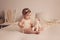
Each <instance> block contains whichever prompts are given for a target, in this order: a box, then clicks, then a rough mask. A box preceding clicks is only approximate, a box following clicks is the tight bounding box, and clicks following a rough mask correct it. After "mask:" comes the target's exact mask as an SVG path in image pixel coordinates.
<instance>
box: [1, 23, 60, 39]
mask: <svg viewBox="0 0 60 40" xmlns="http://www.w3.org/2000/svg"><path fill="white" fill-rule="evenodd" d="M18 30H19V28H18V26H17V25H15V24H14V25H11V26H9V27H7V28H3V30H0V40H60V24H59V25H58V24H57V25H52V26H51V27H49V28H48V29H46V30H44V31H43V32H41V33H40V34H38V35H36V34H23V33H20V32H19V31H18Z"/></svg>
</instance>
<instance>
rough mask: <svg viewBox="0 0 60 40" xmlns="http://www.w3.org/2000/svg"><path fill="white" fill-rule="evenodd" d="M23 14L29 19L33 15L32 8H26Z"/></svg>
mask: <svg viewBox="0 0 60 40" xmlns="http://www.w3.org/2000/svg"><path fill="white" fill-rule="evenodd" d="M22 14H23V17H24V18H25V19H29V18H30V16H31V10H30V9H29V8H24V9H23V10H22Z"/></svg>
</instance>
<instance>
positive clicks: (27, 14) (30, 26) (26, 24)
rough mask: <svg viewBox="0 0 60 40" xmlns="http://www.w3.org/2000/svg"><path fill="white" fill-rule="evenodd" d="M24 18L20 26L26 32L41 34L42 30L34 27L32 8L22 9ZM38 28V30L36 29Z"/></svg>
mask: <svg viewBox="0 0 60 40" xmlns="http://www.w3.org/2000/svg"><path fill="white" fill-rule="evenodd" d="M22 15H23V18H22V19H21V20H20V22H19V27H20V28H21V29H22V30H23V31H22V32H24V33H26V34H39V33H40V30H39V28H38V30H37V29H36V28H35V27H34V23H33V22H32V20H31V10H30V9H29V8H24V9H23V10H22ZM36 30H37V31H36Z"/></svg>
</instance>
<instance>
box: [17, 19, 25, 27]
mask: <svg viewBox="0 0 60 40" xmlns="http://www.w3.org/2000/svg"><path fill="white" fill-rule="evenodd" d="M23 24H24V20H23V19H22V20H20V22H19V23H18V25H19V27H20V28H23V27H24V25H23Z"/></svg>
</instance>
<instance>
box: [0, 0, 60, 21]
mask: <svg viewBox="0 0 60 40" xmlns="http://www.w3.org/2000/svg"><path fill="white" fill-rule="evenodd" d="M26 7H28V8H30V9H31V11H32V13H33V14H34V13H41V17H43V19H45V20H50V19H57V18H60V0H0V10H6V9H10V8H11V9H13V10H16V13H17V14H16V16H20V14H21V10H22V9H23V8H26Z"/></svg>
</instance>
